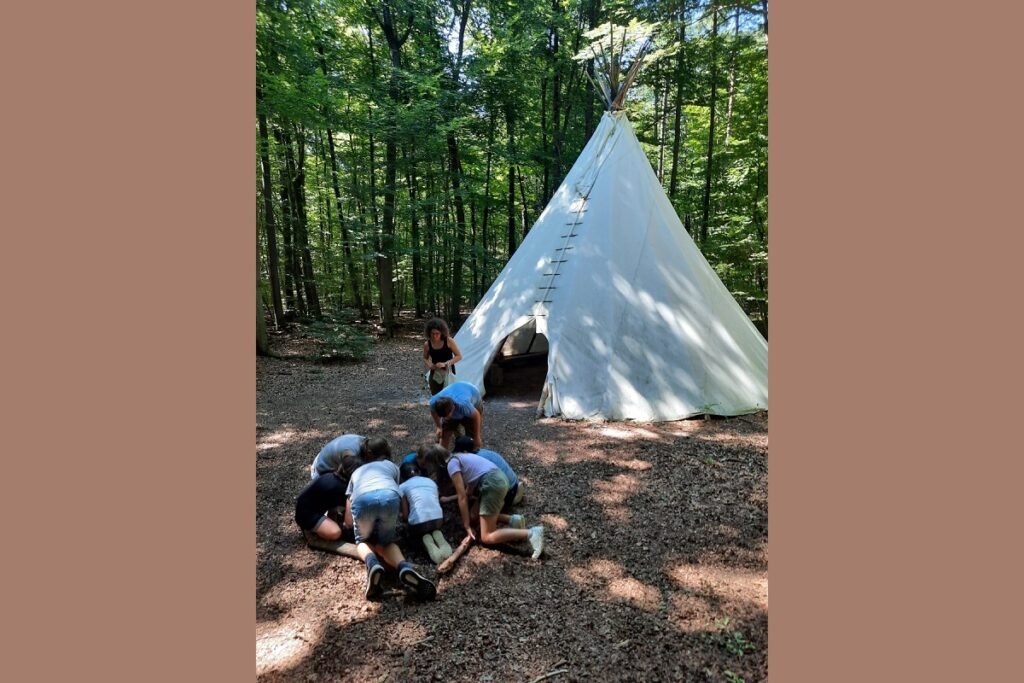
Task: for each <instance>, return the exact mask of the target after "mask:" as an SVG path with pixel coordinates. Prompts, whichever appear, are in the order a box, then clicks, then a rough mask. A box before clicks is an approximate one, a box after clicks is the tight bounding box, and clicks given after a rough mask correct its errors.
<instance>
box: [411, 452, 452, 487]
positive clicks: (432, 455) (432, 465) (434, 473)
mask: <svg viewBox="0 0 1024 683" xmlns="http://www.w3.org/2000/svg"><path fill="white" fill-rule="evenodd" d="M447 463H448V449H447V448H445V447H444V446H440V445H438V444H436V443H435V444H424V445H423V446H420V447H419V449H417V451H416V465H417V467H419V469H420V471H421V472H422V473H423V476H424V477H429V478H431V479H433V480H434V481H435V482H437V483H438V484H442V483H445V482H447V481H448V479H449V477H448V464H447Z"/></svg>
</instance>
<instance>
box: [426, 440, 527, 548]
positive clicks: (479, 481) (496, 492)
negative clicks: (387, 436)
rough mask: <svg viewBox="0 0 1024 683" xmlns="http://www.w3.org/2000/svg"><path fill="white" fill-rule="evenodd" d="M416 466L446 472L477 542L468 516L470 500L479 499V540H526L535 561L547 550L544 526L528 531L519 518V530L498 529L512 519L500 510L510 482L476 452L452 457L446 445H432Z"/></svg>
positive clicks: (487, 541)
mask: <svg viewBox="0 0 1024 683" xmlns="http://www.w3.org/2000/svg"><path fill="white" fill-rule="evenodd" d="M416 464H417V465H419V466H420V469H422V470H423V472H424V473H426V474H428V475H431V474H434V475H435V476H436V475H439V474H440V472H442V471H443V472H446V473H447V476H448V477H450V478H451V480H452V484H453V485H454V486H455V493H456V495H457V496H458V500H459V514H461V516H462V526H463V527H465V529H466V534H467V535H468V536H469V537H470V538H472V539H474V540H476V538H477V536H476V534H474V533H473V529H472V526H471V522H470V514H469V498H470V497H471V496H472V495H474V494H475V495H478V496H479V497H480V540H481V541H482V542H483V543H486V544H488V545H492V544H497V543H514V542H516V541H527V542H528V543H529V544H530V547H531V549H532V550H533V558H534V559H537V558H538V557H540V554H541V553H542V552H543V550H544V527H543V525H538V526H534V527H531V528H530V529H525V528H523V527H525V526H526V523H525V521H524V520H523V518H522V516H521V515H516V518H517V519H515V520H514V521H515V523H516V527H517V528H512V527H505V528H503V529H499V528H498V523H499V522H500V523H504V524H508V523H510V521H512V520H511V518H510V517H509V516H508V515H505V514H502V512H501V508H502V506H503V505H504V503H505V494H507V493H508V479H506V478H505V475H504V474H502V473H501V470H500V469H498V467H497V466H496V465H495V464H494V463H492V462H490V461H489V460H486V459H485V458H482V457H480V456H479V455H476V454H474V453H456V454H452V455H449V453H448V450H447V449H446V448H444V447H443V446H437V445H434V446H430V447H427V448H424V449H422V450H421V451H420V454H419V455H418V456H417V458H416Z"/></svg>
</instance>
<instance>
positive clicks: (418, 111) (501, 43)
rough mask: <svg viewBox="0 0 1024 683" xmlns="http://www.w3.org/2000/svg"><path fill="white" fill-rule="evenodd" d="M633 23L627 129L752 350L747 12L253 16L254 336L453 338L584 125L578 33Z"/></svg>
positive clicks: (758, 116) (753, 174) (763, 146)
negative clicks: (275, 332) (407, 326)
mask: <svg viewBox="0 0 1024 683" xmlns="http://www.w3.org/2000/svg"><path fill="white" fill-rule="evenodd" d="M637 20H639V21H642V22H647V23H649V24H650V25H652V26H654V27H656V33H655V36H654V37H655V41H656V46H657V48H658V58H657V59H653V60H649V62H648V63H646V64H645V65H644V68H643V69H641V70H640V72H639V75H638V76H637V78H636V81H635V82H634V83H633V85H632V87H631V88H630V90H629V98H628V101H627V102H626V104H625V110H626V112H627V114H628V116H629V118H630V121H631V122H632V124H633V127H634V129H635V130H636V133H637V136H638V137H639V139H640V141H641V144H642V145H643V147H644V151H645V152H646V154H647V156H648V159H649V160H650V162H651V165H652V168H653V169H654V171H655V173H656V175H657V177H658V178H659V180H660V181H661V183H662V185H663V187H664V188H665V192H666V194H667V195H668V197H669V198H670V200H671V202H672V204H673V206H674V207H675V209H676V211H677V213H678V214H679V217H680V220H681V221H682V222H683V224H684V226H685V228H686V230H687V231H688V232H689V233H690V235H691V237H692V238H693V240H694V241H695V242H696V244H697V246H698V247H699V248H700V250H701V251H702V253H703V254H704V256H705V258H706V259H707V260H708V262H709V263H710V264H711V265H712V267H713V268H714V269H715V271H716V272H717V273H718V275H719V277H720V278H721V279H722V281H723V282H724V283H725V285H726V287H727V288H728V289H729V291H730V292H731V293H732V294H733V296H734V297H735V299H736V300H737V301H738V302H739V304H740V306H741V307H742V308H743V310H744V311H745V312H746V313H747V314H748V315H749V316H750V317H751V319H752V320H754V322H755V324H757V325H758V327H759V328H760V329H761V330H762V333H763V334H766V330H767V316H768V306H767V301H768V291H767V287H768V256H767V244H768V222H767V216H768V206H767V202H768V187H767V171H768V137H767V136H768V83H767V75H768V68H767V66H768V55H767V52H768V22H767V2H766V1H762V2H749V1H746V0H744V1H739V2H713V1H711V2H708V1H705V0H652V1H650V2H643V1H641V0H635V1H634V2H621V1H620V2H608V1H607V0H606V1H604V2H602V1H601V0H516V1H512V0H449V1H448V2H438V1H436V0H383V1H377V2H374V1H364V0H356V1H354V2H353V1H351V0H346V1H340V0H280V1H271V0H258V2H257V14H256V22H257V25H256V31H257V32H256V45H257V50H256V84H257V85H256V88H257V92H256V148H257V154H256V166H257V168H256V169H255V171H256V173H255V180H256V200H257V259H258V263H257V280H258V282H257V311H258V315H257V318H258V327H260V324H261V323H266V324H268V325H269V326H270V327H271V329H275V328H281V327H282V326H284V325H285V324H287V323H293V322H301V323H305V324H314V325H315V324H317V322H322V321H340V322H342V323H344V322H351V321H363V322H370V323H372V324H373V325H374V326H375V327H376V329H377V330H378V331H379V332H380V333H382V334H384V335H387V336H390V335H392V334H394V332H395V329H396V325H397V323H396V319H397V316H399V315H400V314H409V315H413V316H416V317H424V316H429V315H440V316H443V317H445V318H446V319H447V320H448V321H449V322H450V323H452V324H453V328H454V329H457V328H458V323H459V321H460V320H462V319H464V318H465V316H466V315H467V314H468V312H469V311H470V310H472V308H473V306H474V305H475V304H476V302H477V301H478V300H479V299H480V297H481V296H482V295H483V294H484V292H485V291H486V290H487V288H488V286H489V285H490V283H491V282H492V281H493V279H494V278H495V277H496V276H497V275H498V273H499V272H500V271H501V269H502V267H503V266H504V264H505V263H506V262H507V261H508V259H509V257H510V256H511V255H512V254H513V253H514V252H515V250H516V248H517V245H519V244H520V243H521V242H522V240H523V238H524V237H525V235H526V234H527V233H528V232H529V230H530V228H531V226H532V225H533V223H534V221H536V219H537V217H538V216H539V215H540V212H541V211H542V210H543V209H544V207H545V205H546V204H547V202H548V200H549V199H550V198H551V196H552V195H553V194H554V192H555V190H556V189H557V188H558V186H559V184H560V183H561V181H562V179H563V178H564V177H565V175H566V173H567V172H568V170H569V168H570V167H571V166H572V164H573V162H574V161H575V159H576V157H577V156H578V154H579V152H580V150H581V149H582V148H583V146H584V145H585V144H586V141H587V140H588V138H589V136H590V135H591V133H592V132H593V131H594V129H595V128H596V126H597V123H598V122H599V120H600V117H601V115H602V113H603V108H604V105H603V103H602V101H601V99H600V98H599V97H598V95H597V93H596V91H595V89H594V87H593V86H592V84H591V80H592V78H593V73H594V72H593V69H594V64H593V60H587V59H574V57H576V56H578V53H579V52H580V49H581V47H582V46H584V45H585V44H586V42H587V38H586V34H587V32H588V31H590V30H591V29H594V28H595V27H598V26H600V25H602V24H604V23H606V22H614V23H616V24H626V23H628V22H630V21H637ZM261 338H262V339H263V342H262V343H260V340H261ZM257 340H258V344H257V346H258V347H259V349H260V350H261V351H264V350H265V349H266V341H265V328H263V329H258V332H257Z"/></svg>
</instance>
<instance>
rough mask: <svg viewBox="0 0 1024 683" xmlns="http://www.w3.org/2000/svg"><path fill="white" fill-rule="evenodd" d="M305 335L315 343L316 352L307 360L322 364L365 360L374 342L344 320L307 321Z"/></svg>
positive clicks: (370, 337)
mask: <svg viewBox="0 0 1024 683" xmlns="http://www.w3.org/2000/svg"><path fill="white" fill-rule="evenodd" d="M306 334H307V335H308V336H310V337H312V338H313V339H315V340H316V341H317V351H316V353H314V354H312V355H311V357H310V358H309V359H310V360H318V361H322V362H329V361H361V360H365V359H366V358H367V356H369V355H370V349H371V348H373V344H374V341H375V340H374V338H373V337H372V336H370V335H368V334H366V333H365V332H363V331H362V330H360V329H359V328H357V327H355V326H354V325H352V324H351V322H349V321H348V320H346V319H344V318H342V319H337V320H332V319H329V318H325V319H323V320H314V321H309V322H308V323H307V325H306Z"/></svg>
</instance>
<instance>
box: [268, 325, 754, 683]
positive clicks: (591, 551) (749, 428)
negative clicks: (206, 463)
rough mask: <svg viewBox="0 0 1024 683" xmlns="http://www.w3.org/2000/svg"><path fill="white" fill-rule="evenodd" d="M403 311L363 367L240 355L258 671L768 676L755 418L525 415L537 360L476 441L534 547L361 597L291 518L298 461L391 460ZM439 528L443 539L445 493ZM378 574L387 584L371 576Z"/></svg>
mask: <svg viewBox="0 0 1024 683" xmlns="http://www.w3.org/2000/svg"><path fill="white" fill-rule="evenodd" d="M421 330H422V327H421V323H420V322H413V321H406V324H404V325H403V327H402V331H401V333H400V334H399V335H398V336H397V337H396V338H395V339H392V340H385V341H381V342H380V343H378V344H377V345H376V346H375V347H374V350H373V352H372V355H371V357H370V359H369V360H367V361H366V362H362V363H358V364H347V365H328V364H319V363H314V362H310V361H305V360H301V359H300V358H299V357H298V355H297V354H299V353H301V352H303V349H304V348H306V347H308V345H309V342H308V341H303V340H302V339H301V338H299V337H297V336H296V335H294V334H292V335H273V338H272V342H271V343H272V347H271V348H272V349H273V350H274V351H275V352H277V353H279V354H281V355H282V356H283V357H280V358H263V357H261V358H258V360H257V364H256V425H257V426H256V468H257V470H256V472H257V474H256V548H257V550H256V563H257V564H256V585H257V593H256V667H257V675H258V678H259V680H261V681H332V680H341V679H344V680H358V681H376V682H383V681H430V680H434V681H475V682H486V681H493V682H503V681H523V682H533V681H537V680H539V679H541V678H542V677H546V678H544V680H548V681H553V682H554V683H558V682H560V681H578V680H600V681H604V680H630V681H729V682H732V683H735V682H737V681H741V680H743V681H747V682H750V681H761V680H765V679H766V678H767V674H768V663H767V653H768V507H767V495H768V472H767V463H768V416H767V413H761V414H757V415H748V416H744V417H740V418H728V419H711V420H704V419H691V420H684V421H680V422H669V423H660V424H637V423H603V424H599V423H586V422H568V421H563V420H559V419H549V418H542V419H537V418H536V417H535V410H536V404H537V399H538V397H539V394H540V381H541V379H542V378H543V366H536V367H532V368H530V367H527V368H524V369H522V371H521V372H520V373H519V374H518V375H516V374H515V373H513V372H509V373H507V374H506V381H505V383H504V384H503V385H502V386H501V387H498V388H494V389H493V390H492V391H489V392H488V394H487V396H486V397H485V399H484V406H485V407H484V425H483V436H484V442H485V445H486V446H488V447H489V448H491V449H493V450H496V451H498V452H500V453H501V454H502V455H504V457H505V459H506V460H508V461H509V463H510V464H511V465H512V467H513V469H515V470H516V472H517V473H518V474H519V476H520V478H521V479H522V480H523V481H524V482H525V486H526V497H525V500H524V501H523V503H522V505H521V506H520V509H519V510H518V511H519V512H521V513H523V514H524V515H525V516H526V520H527V523H528V524H530V525H533V524H537V523H543V524H544V525H545V526H546V528H547V531H546V543H545V550H544V554H543V556H542V557H541V559H540V560H532V559H530V557H529V553H528V551H527V550H526V549H525V548H514V547H506V548H501V549H490V548H484V547H481V546H474V547H473V548H472V549H471V550H470V551H469V552H468V554H467V555H465V556H464V557H463V558H462V559H461V560H459V562H458V564H457V565H456V567H455V569H454V570H453V571H452V572H451V573H449V574H446V575H444V576H441V577H437V574H436V571H435V567H434V566H433V565H432V564H431V563H430V560H429V558H428V557H427V556H426V554H425V553H415V552H409V553H407V556H408V557H409V559H410V560H412V561H413V562H415V563H416V564H417V565H418V566H419V567H420V568H421V569H422V571H423V572H424V573H425V574H426V575H427V576H429V577H431V578H438V582H437V585H438V595H437V599H436V600H435V601H434V602H428V603H417V602H415V601H412V600H411V599H408V598H407V597H406V596H405V595H403V594H401V592H400V591H398V590H397V589H395V590H393V591H388V592H387V593H386V594H385V597H384V598H383V599H381V600H380V601H374V602H370V601H367V600H366V599H364V597H363V589H364V582H365V569H364V566H363V565H362V564H361V563H359V562H357V561H355V560H352V559H349V558H346V557H339V556H336V555H331V554H327V553H324V552H320V551H316V550H311V549H309V548H308V547H307V546H306V545H305V542H304V540H303V538H302V535H301V532H300V531H299V529H298V527H297V526H296V525H295V522H294V519H293V514H294V505H295V498H296V496H297V495H298V493H299V491H301V490H302V487H303V486H304V485H305V484H306V483H307V482H308V481H309V472H308V468H309V464H310V462H311V461H312V459H313V457H314V456H315V455H316V453H317V451H319V449H320V448H321V447H322V446H323V444H325V443H326V442H327V441H329V440H331V439H332V438H334V437H335V436H337V435H339V434H343V433H349V432H354V433H358V434H364V435H367V436H383V437H385V438H387V439H388V440H389V442H390V443H391V446H392V449H393V451H394V454H395V457H396V459H398V458H400V457H401V456H402V455H404V454H405V453H408V452H410V451H412V450H414V449H415V448H416V446H417V445H418V444H420V443H421V442H424V441H427V440H429V439H431V438H432V436H433V423H432V422H431V420H430V416H429V414H428V411H427V408H426V401H427V397H428V396H427V392H426V390H425V388H424V387H423V377H422V362H421V360H420V349H421V348H422V337H421V336H420V334H421ZM445 514H446V519H447V524H446V527H445V532H446V536H447V537H448V540H449V542H450V543H451V545H452V547H453V548H454V547H455V546H456V544H457V543H458V542H459V541H461V540H462V531H461V524H460V523H459V522H458V521H457V520H458V511H457V508H456V507H455V505H454V504H449V505H446V510H445ZM392 585H393V584H392V583H391V582H390V579H389V582H388V583H387V584H386V586H387V587H391V586H392Z"/></svg>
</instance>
